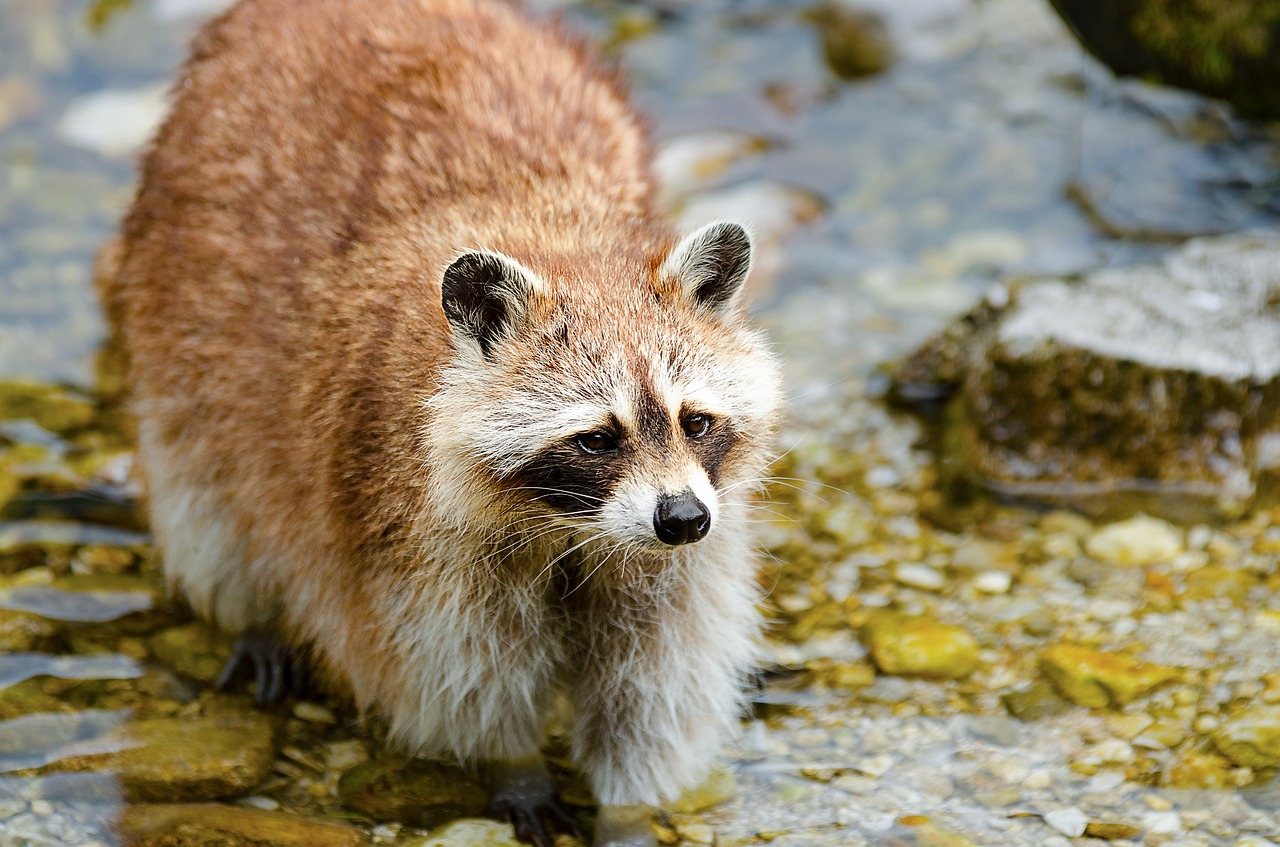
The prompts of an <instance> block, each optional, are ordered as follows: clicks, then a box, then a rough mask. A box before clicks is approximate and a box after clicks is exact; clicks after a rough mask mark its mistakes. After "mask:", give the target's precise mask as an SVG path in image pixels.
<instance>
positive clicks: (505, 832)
mask: <svg viewBox="0 0 1280 847" xmlns="http://www.w3.org/2000/svg"><path fill="white" fill-rule="evenodd" d="M404 847H524V846H523V845H522V844H521V843H520V842H519V841H517V840H516V835H515V832H513V831H512V829H511V824H508V823H498V822H497V821H491V820H460V821H454V822H453V823H451V824H447V825H446V826H442V827H440V828H439V829H437V830H435V831H434V832H432V833H430V834H429V835H427V837H426V838H423V839H421V840H413V841H408V842H405V844H404Z"/></svg>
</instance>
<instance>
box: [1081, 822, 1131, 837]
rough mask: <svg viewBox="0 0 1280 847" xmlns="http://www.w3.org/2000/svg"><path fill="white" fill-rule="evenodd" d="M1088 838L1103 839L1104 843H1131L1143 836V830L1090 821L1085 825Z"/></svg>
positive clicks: (1113, 823) (1122, 824) (1114, 823)
mask: <svg viewBox="0 0 1280 847" xmlns="http://www.w3.org/2000/svg"><path fill="white" fill-rule="evenodd" d="M1084 835H1085V837H1086V838H1101V839H1102V840H1103V841H1131V840H1133V839H1135V838H1137V837H1138V836H1139V835H1142V830H1141V829H1140V828H1138V827H1136V826H1134V825H1133V824H1128V823H1119V822H1116V821H1089V823H1087V824H1085V827H1084Z"/></svg>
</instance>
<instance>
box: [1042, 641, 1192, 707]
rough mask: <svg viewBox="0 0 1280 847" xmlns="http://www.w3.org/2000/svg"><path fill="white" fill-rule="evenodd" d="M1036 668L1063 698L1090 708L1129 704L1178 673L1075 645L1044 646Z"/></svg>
mask: <svg viewBox="0 0 1280 847" xmlns="http://www.w3.org/2000/svg"><path fill="white" fill-rule="evenodd" d="M1040 671H1041V673H1043V674H1044V675H1045V676H1046V677H1048V679H1049V681H1050V682H1052V683H1053V686H1054V688H1056V689H1058V691H1059V693H1061V694H1062V696H1063V697H1066V698H1067V699H1068V700H1070V701H1071V702H1073V703H1076V704H1078V705H1081V706H1087V707H1089V708H1091V709H1103V708H1106V707H1108V706H1123V705H1125V704H1127V703H1132V702H1133V701H1134V700H1137V699H1138V698H1139V697H1142V696H1143V695H1145V694H1148V693H1150V692H1151V691H1153V690H1155V689H1156V688H1158V687H1159V686H1161V685H1163V684H1164V683H1166V682H1169V681H1170V680H1172V679H1174V678H1176V677H1177V676H1178V671H1177V669H1176V668H1169V667H1165V666H1163V665H1157V664H1155V663H1153V662H1140V661H1138V660H1137V659H1132V658H1130V657H1128V656H1125V655H1122V654H1120V653H1108V652H1104V651H1101V650H1093V649H1090V648H1088V647H1082V646H1079V645H1075V644H1055V645H1054V646H1052V647H1049V648H1048V649H1046V650H1045V651H1044V652H1043V653H1041V654H1040Z"/></svg>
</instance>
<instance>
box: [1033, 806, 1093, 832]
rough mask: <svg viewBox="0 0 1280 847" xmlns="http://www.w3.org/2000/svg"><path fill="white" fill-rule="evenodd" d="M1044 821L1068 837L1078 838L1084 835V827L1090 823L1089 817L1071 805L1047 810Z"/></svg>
mask: <svg viewBox="0 0 1280 847" xmlns="http://www.w3.org/2000/svg"><path fill="white" fill-rule="evenodd" d="M1044 822H1045V823H1047V824H1048V825H1049V826H1051V827H1053V828H1054V829H1056V830H1057V831H1058V832H1060V833H1062V834H1063V835H1065V836H1067V837H1068V838H1077V837H1079V836H1081V835H1084V828H1085V827H1086V826H1087V825H1088V824H1089V818H1088V817H1086V816H1085V813H1084V812H1082V811H1080V810H1079V809H1077V808H1075V807H1070V808H1066V809H1054V810H1053V811H1052V812H1046V813H1045V815H1044Z"/></svg>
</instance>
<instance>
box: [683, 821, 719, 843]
mask: <svg viewBox="0 0 1280 847" xmlns="http://www.w3.org/2000/svg"><path fill="white" fill-rule="evenodd" d="M676 832H678V833H679V834H680V837H681V838H682V839H684V840H685V841H688V842H689V843H691V844H714V843H715V841H716V831H715V830H714V829H712V828H711V827H709V826H707V825H706V824H705V823H690V824H684V825H683V826H677V827H676Z"/></svg>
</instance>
